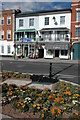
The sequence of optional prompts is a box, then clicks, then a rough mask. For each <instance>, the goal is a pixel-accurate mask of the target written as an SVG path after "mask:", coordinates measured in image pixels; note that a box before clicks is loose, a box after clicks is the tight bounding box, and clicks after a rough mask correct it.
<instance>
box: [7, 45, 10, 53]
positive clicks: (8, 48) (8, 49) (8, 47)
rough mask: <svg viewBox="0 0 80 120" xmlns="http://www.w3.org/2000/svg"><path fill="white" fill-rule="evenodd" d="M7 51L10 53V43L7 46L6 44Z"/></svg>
mask: <svg viewBox="0 0 80 120" xmlns="http://www.w3.org/2000/svg"><path fill="white" fill-rule="evenodd" d="M7 52H8V54H10V52H11V48H10V45H9V46H7Z"/></svg>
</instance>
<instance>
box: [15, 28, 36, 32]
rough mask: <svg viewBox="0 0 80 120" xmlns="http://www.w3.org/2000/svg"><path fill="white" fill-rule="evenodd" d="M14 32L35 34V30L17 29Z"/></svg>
mask: <svg viewBox="0 0 80 120" xmlns="http://www.w3.org/2000/svg"><path fill="white" fill-rule="evenodd" d="M16 32H36V29H18V30H17V31H16Z"/></svg>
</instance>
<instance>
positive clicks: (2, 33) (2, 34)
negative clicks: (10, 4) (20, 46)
mask: <svg viewBox="0 0 80 120" xmlns="http://www.w3.org/2000/svg"><path fill="white" fill-rule="evenodd" d="M1 40H4V31H3V30H2V31H1Z"/></svg>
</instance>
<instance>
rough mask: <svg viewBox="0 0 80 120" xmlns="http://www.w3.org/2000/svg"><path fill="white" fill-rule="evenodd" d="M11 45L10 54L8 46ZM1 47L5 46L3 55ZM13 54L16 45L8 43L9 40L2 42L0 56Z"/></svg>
mask: <svg viewBox="0 0 80 120" xmlns="http://www.w3.org/2000/svg"><path fill="white" fill-rule="evenodd" d="M8 45H10V48H11V52H10V54H8V50H7V46H8ZM1 46H4V53H1ZM12 52H14V43H13V42H7V40H4V41H0V55H10V56H13V54H12Z"/></svg>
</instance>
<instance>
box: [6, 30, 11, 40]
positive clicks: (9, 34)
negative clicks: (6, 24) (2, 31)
mask: <svg viewBox="0 0 80 120" xmlns="http://www.w3.org/2000/svg"><path fill="white" fill-rule="evenodd" d="M7 39H11V30H7Z"/></svg>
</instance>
